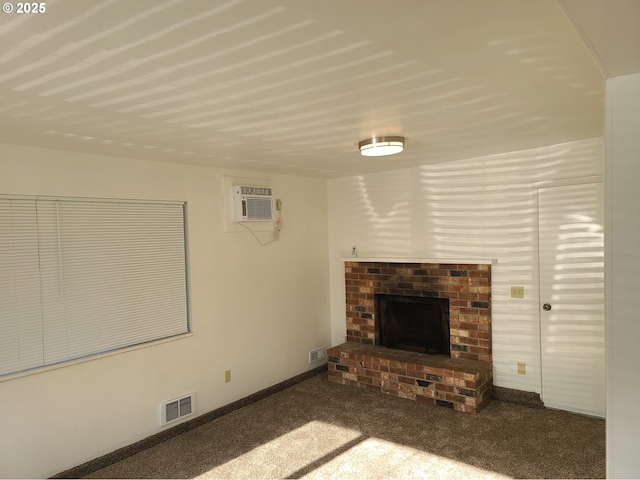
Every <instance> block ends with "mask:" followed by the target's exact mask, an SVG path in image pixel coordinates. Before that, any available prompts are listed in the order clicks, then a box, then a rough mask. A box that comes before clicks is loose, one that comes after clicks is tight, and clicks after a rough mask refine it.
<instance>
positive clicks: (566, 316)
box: [538, 183, 606, 416]
mask: <svg viewBox="0 0 640 480" xmlns="http://www.w3.org/2000/svg"><path fill="white" fill-rule="evenodd" d="M538 201H539V204H538V205H539V261H540V327H541V360H542V399H543V401H544V404H545V405H546V406H548V407H552V408H559V409H563V410H569V411H574V412H580V413H586V414H591V415H597V416H604V414H605V393H606V383H605V324H604V187H603V184H602V183H586V184H580V185H568V186H558V187H547V188H540V189H539V190H538Z"/></svg>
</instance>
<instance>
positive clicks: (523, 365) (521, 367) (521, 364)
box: [518, 362, 527, 375]
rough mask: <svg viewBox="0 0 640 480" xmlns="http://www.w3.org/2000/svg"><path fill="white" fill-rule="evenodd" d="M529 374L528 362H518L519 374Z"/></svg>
mask: <svg viewBox="0 0 640 480" xmlns="http://www.w3.org/2000/svg"><path fill="white" fill-rule="evenodd" d="M526 374H527V364H526V363H524V362H518V375H526Z"/></svg>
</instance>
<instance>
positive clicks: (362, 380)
mask: <svg viewBox="0 0 640 480" xmlns="http://www.w3.org/2000/svg"><path fill="white" fill-rule="evenodd" d="M345 287H346V292H345V293H346V327H347V343H344V344H342V345H338V346H336V347H332V348H330V349H329V350H328V352H327V354H328V356H329V379H330V380H331V381H334V382H337V383H342V384H346V385H353V386H356V387H360V388H369V389H375V390H378V391H381V392H383V393H387V394H391V395H396V396H400V397H404V398H410V399H413V400H419V401H424V402H428V403H435V404H438V405H443V406H447V407H451V408H455V409H456V410H458V411H463V412H469V413H476V412H478V411H480V409H481V408H482V407H483V406H484V405H485V404H486V403H487V402H488V401H489V399H490V396H491V388H492V384H493V374H492V350H491V265H490V264H489V263H468V264H462V263H455V264H454V263H402V262H391V261H388V262H387V261H385V262H382V261H364V260H362V261H346V262H345ZM376 294H384V295H406V296H411V297H432V298H446V299H448V300H449V325H450V332H449V337H450V356H447V355H428V354H422V353H417V352H412V351H403V350H396V349H389V348H386V347H383V346H380V343H379V341H380V339H379V338H377V337H378V335H379V333H378V332H379V329H378V328H376V312H375V296H376Z"/></svg>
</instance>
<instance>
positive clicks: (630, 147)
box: [605, 74, 640, 478]
mask: <svg viewBox="0 0 640 480" xmlns="http://www.w3.org/2000/svg"><path fill="white" fill-rule="evenodd" d="M606 119H607V122H606V128H607V131H606V150H607V154H606V182H605V188H606V200H605V206H606V216H607V228H606V231H605V235H606V236H605V245H606V249H607V251H606V270H605V272H606V279H607V295H606V302H607V326H608V329H607V476H608V477H610V478H640V456H638V443H639V439H638V436H639V433H638V432H640V411H639V410H638V399H640V370H639V369H638V365H640V354H639V353H638V352H639V350H638V340H639V339H640V297H639V296H638V290H640V280H639V277H638V274H639V272H640V252H639V250H638V248H639V245H640V215H639V213H638V209H639V208H640V188H639V187H638V185H639V183H640V136H639V135H640V74H635V75H627V76H623V77H617V78H612V79H609V80H607V116H606Z"/></svg>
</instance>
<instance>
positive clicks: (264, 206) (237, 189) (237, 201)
mask: <svg viewBox="0 0 640 480" xmlns="http://www.w3.org/2000/svg"><path fill="white" fill-rule="evenodd" d="M273 207H274V202H273V196H272V195H271V188H268V187H248V186H242V185H234V187H233V221H234V222H270V221H272V220H273V210H274V208H273Z"/></svg>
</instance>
